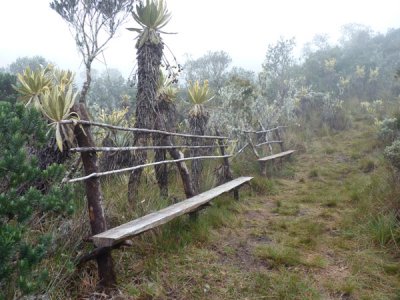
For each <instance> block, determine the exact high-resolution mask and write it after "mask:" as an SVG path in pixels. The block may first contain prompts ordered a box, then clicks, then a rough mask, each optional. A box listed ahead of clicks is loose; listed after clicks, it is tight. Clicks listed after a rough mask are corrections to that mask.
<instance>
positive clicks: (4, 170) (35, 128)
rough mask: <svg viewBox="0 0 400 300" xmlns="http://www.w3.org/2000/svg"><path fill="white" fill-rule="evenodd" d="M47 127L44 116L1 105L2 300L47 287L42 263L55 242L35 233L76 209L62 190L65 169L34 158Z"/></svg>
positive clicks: (19, 107)
mask: <svg viewBox="0 0 400 300" xmlns="http://www.w3.org/2000/svg"><path fill="white" fill-rule="evenodd" d="M47 130H48V128H47V125H46V123H45V122H44V121H43V120H42V119H41V116H40V113H39V112H38V111H36V110H34V109H26V108H24V107H23V106H21V105H16V106H13V105H11V104H10V103H7V102H0V145H1V147H0V178H1V179H0V253H1V255H0V290H1V292H0V299H4V298H13V297H18V295H22V294H29V293H31V292H34V291H36V290H38V289H39V288H40V285H41V284H42V283H44V282H45V280H44V278H45V275H46V271H45V270H43V269H40V268H39V267H38V264H39V263H40V261H41V260H42V259H43V258H44V257H45V256H46V254H47V249H48V247H49V243H50V242H51V241H50V238H49V237H47V236H46V235H45V234H43V233H42V232H41V231H42V230H41V229H40V228H34V224H35V222H34V221H35V217H36V216H40V220H41V226H42V227H43V222H45V221H46V220H47V219H48V218H51V217H53V216H55V215H56V214H60V213H65V212H68V211H70V210H71V209H72V206H71V204H70V199H72V197H71V191H70V190H69V189H67V188H62V187H60V185H59V184H56V182H61V178H62V176H63V173H64V171H63V168H62V166H60V165H51V166H49V167H48V168H46V169H44V170H41V169H40V168H39V167H38V159H37V158H36V157H35V156H34V155H33V154H32V153H35V151H34V149H38V148H39V147H41V146H43V145H44V143H45V142H46V139H47V138H46V131H47Z"/></svg>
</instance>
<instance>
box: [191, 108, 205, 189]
mask: <svg viewBox="0 0 400 300" xmlns="http://www.w3.org/2000/svg"><path fill="white" fill-rule="evenodd" d="M207 121H208V114H204V115H199V116H190V117H189V125H190V129H191V133H192V134H195V135H204V133H205V129H206V125H207ZM200 144H201V142H200V139H199V138H193V139H192V145H194V146H199V145H200ZM190 153H191V156H200V155H201V153H202V150H201V149H192V150H191V151H190ZM191 171H192V172H191V175H192V180H193V188H194V191H195V193H196V194H198V193H199V192H200V177H201V173H202V171H203V162H202V161H201V160H193V161H192V168H191Z"/></svg>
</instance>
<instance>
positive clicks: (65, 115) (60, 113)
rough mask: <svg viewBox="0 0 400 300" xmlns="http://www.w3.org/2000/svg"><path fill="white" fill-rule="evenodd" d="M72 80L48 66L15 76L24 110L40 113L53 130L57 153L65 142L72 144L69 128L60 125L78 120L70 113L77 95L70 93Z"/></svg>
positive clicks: (72, 77)
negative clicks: (25, 106) (34, 109)
mask: <svg viewBox="0 0 400 300" xmlns="http://www.w3.org/2000/svg"><path fill="white" fill-rule="evenodd" d="M73 80H74V75H73V73H72V72H71V71H64V70H58V69H54V68H53V67H52V66H51V65H49V66H47V67H46V68H44V69H38V70H36V71H31V70H30V69H29V68H27V69H26V70H25V71H24V73H23V74H18V84H17V85H16V86H15V89H16V90H17V91H18V93H19V94H20V99H21V100H22V101H23V102H24V103H25V104H26V105H27V106H30V105H33V106H34V107H35V108H37V109H40V110H41V111H42V113H43V115H44V116H45V117H46V118H47V119H48V120H49V122H50V125H51V126H52V127H54V129H55V137H56V142H57V146H58V148H59V149H60V151H61V152H62V151H63V144H64V142H65V141H66V142H68V143H69V144H72V141H73V138H74V135H73V127H72V126H70V125H66V124H61V123H60V122H61V121H62V120H67V119H70V120H77V119H79V117H78V115H77V114H76V113H74V112H71V108H72V106H73V105H74V103H75V99H76V96H77V93H73Z"/></svg>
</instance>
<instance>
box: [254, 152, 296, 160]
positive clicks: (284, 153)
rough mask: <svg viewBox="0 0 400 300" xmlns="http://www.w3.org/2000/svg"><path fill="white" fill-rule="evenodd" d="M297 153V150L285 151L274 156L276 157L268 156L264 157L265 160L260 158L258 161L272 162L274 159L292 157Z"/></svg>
mask: <svg viewBox="0 0 400 300" xmlns="http://www.w3.org/2000/svg"><path fill="white" fill-rule="evenodd" d="M295 151H296V150H288V151H285V152H280V153H277V154H274V155H270V156H266V157H263V158H259V159H258V160H259V161H267V160H272V159H275V158H279V157H283V156H286V155H290V154H292V153H293V152H295Z"/></svg>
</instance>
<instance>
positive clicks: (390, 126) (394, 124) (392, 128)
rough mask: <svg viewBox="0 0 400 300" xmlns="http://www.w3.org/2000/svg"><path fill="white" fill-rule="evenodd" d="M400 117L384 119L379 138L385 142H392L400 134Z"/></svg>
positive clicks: (380, 124) (380, 126) (381, 123)
mask: <svg viewBox="0 0 400 300" xmlns="http://www.w3.org/2000/svg"><path fill="white" fill-rule="evenodd" d="M399 121H400V118H399V119H397V118H390V119H388V118H387V119H384V120H383V121H382V122H380V123H379V131H378V138H379V140H381V141H383V142H385V143H391V142H393V141H394V140H396V139H397V138H398V137H399V136H400V124H399V123H400V122H399Z"/></svg>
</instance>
